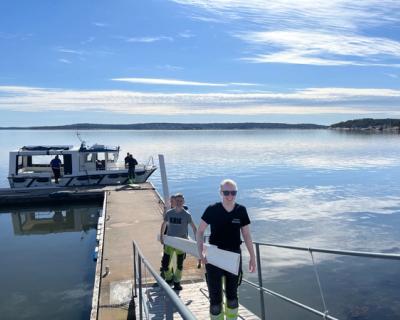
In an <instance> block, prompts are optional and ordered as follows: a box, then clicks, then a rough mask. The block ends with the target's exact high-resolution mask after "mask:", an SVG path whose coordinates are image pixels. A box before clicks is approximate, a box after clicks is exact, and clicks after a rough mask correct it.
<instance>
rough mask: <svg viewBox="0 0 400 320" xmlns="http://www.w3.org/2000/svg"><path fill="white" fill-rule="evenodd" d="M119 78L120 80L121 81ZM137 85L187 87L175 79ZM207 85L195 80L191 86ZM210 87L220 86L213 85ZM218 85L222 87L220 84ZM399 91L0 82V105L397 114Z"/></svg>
mask: <svg viewBox="0 0 400 320" xmlns="http://www.w3.org/2000/svg"><path fill="white" fill-rule="evenodd" d="M124 81H125V80H124ZM138 81H139V83H151V84H155V83H160V84H162V85H164V84H168V85H172V84H174V85H176V84H175V83H174V81H178V85H192V84H188V83H186V82H185V81H181V80H170V81H172V82H169V81H167V79H147V78H145V79H144V81H142V80H140V78H139V80H138ZM205 84H207V83H202V82H195V85H205ZM210 85H220V84H213V83H210ZM223 86H227V85H226V84H223ZM399 103H400V90H390V89H372V88H371V89H355V88H354V89H353V88H310V89H302V90H297V91H293V92H289V93H280V92H265V93H226V92H223V93H196V94H195V93H161V92H155V93H152V92H150V93H149V92H137V91H123V90H105V91H84V90H63V89H49V88H32V87H17V86H0V109H3V110H16V111H37V112H40V111H47V110H65V111H84V110H94V111H107V112H113V113H127V114H139V115H145V114H148V115H152V114H157V115H210V114H214V115H246V116H247V115H268V114H292V115H315V114H316V115H319V114H359V115H360V116H369V115H371V114H375V115H376V114H382V115H387V114H389V115H390V116H392V117H396V116H400V110H399V108H398V105H399Z"/></svg>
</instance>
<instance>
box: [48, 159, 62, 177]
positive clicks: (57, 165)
mask: <svg viewBox="0 0 400 320" xmlns="http://www.w3.org/2000/svg"><path fill="white" fill-rule="evenodd" d="M50 166H51V169H52V170H53V174H54V181H55V183H58V179H59V178H60V176H61V160H60V158H59V157H58V155H56V156H55V157H54V159H52V160H51V161H50Z"/></svg>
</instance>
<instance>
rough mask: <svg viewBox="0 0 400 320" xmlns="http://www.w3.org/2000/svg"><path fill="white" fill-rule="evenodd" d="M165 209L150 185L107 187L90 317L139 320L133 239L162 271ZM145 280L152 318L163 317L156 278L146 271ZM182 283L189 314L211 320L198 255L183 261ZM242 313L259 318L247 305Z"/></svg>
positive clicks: (249, 317) (182, 292) (245, 316)
mask: <svg viewBox="0 0 400 320" xmlns="http://www.w3.org/2000/svg"><path fill="white" fill-rule="evenodd" d="M163 210H164V204H163V202H162V200H161V197H160V196H159V194H158V193H157V191H156V190H155V189H154V187H153V185H152V184H151V183H145V184H140V185H135V186H126V187H123V188H121V187H120V188H117V189H115V190H107V191H106V196H105V198H104V210H103V217H102V219H101V221H100V223H99V228H98V238H99V248H98V260H97V267H96V278H95V286H94V292H93V303H92V313H91V320H95V319H99V320H111V319H113V320H119V319H124V320H126V319H135V312H136V313H137V309H138V308H137V304H138V301H137V300H136V299H134V300H133V299H132V291H133V277H134V276H133V246H132V242H133V240H135V241H136V243H137V244H138V245H139V247H140V249H141V251H142V253H143V254H144V256H145V257H146V259H147V260H148V261H149V262H150V263H151V265H152V266H153V268H154V269H155V270H158V269H159V266H160V263H161V256H162V250H163V247H162V245H161V243H160V242H159V241H158V240H157V235H158V234H159V232H160V227H161V223H162V214H163ZM142 281H143V284H144V287H143V289H142V290H143V291H144V293H145V296H146V297H147V300H146V301H145V303H146V305H147V309H148V312H149V317H150V318H154V319H163V318H164V317H163V310H162V308H160V305H159V304H157V303H156V301H157V299H156V296H157V294H158V293H157V292H158V291H157V290H158V289H157V288H158V287H157V286H156V285H155V283H154V279H153V277H152V276H151V274H147V275H146V274H145V275H144V277H143V278H142ZM182 286H183V290H182V291H181V292H180V293H179V296H180V297H181V298H182V300H183V301H184V302H185V303H187V302H188V301H190V303H189V304H188V307H189V309H190V310H191V312H192V313H193V314H194V315H195V316H196V318H198V319H208V301H207V297H206V295H204V292H206V290H207V289H206V287H207V286H206V284H205V281H204V270H203V269H198V268H197V259H196V258H194V257H191V256H188V257H187V258H186V259H185V262H184V269H183V279H182ZM152 297H153V298H154V299H153V298H152ZM135 304H136V308H135V307H134V306H135ZM135 309H136V310H135ZM240 313H241V314H243V316H242V319H249V320H250V319H251V320H253V319H259V318H258V317H256V316H255V315H254V314H252V313H251V312H250V311H248V310H246V309H244V308H243V307H241V308H240ZM136 316H137V314H136ZM176 317H177V319H179V318H180V317H179V316H178V315H176Z"/></svg>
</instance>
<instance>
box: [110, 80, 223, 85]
mask: <svg viewBox="0 0 400 320" xmlns="http://www.w3.org/2000/svg"><path fill="white" fill-rule="evenodd" d="M111 80H113V81H121V82H129V83H139V84H151V85H154V84H156V85H167V86H208V87H225V86H226V84H222V83H211V82H197V81H185V80H176V79H155V78H115V79H111Z"/></svg>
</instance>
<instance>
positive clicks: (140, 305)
mask: <svg viewBox="0 0 400 320" xmlns="http://www.w3.org/2000/svg"><path fill="white" fill-rule="evenodd" d="M138 269H139V319H140V320H142V319H143V295H142V258H141V257H140V255H139V256H138Z"/></svg>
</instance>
